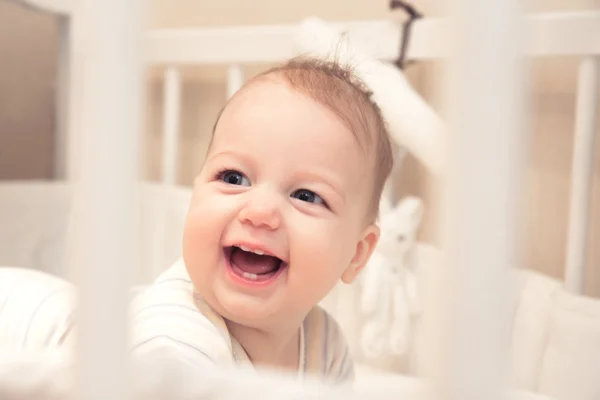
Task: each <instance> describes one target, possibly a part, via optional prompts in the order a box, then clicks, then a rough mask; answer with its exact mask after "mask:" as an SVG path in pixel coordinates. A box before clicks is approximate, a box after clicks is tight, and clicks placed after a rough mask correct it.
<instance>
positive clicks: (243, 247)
mask: <svg viewBox="0 0 600 400" xmlns="http://www.w3.org/2000/svg"><path fill="white" fill-rule="evenodd" d="M240 249H242V250H244V251H250V249H249V248H248V247H246V246H240Z"/></svg>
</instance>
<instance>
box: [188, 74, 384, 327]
mask: <svg viewBox="0 0 600 400" xmlns="http://www.w3.org/2000/svg"><path fill="white" fill-rule="evenodd" d="M367 161H368V160H367V157H366V155H365V154H364V153H363V152H362V150H361V148H360V147H359V146H358V144H357V142H356V140H355V138H354V137H353V135H352V133H351V132H350V131H349V129H348V128H347V127H346V126H345V125H344V124H343V122H342V121H341V120H339V119H338V117H337V116H336V115H335V114H333V113H332V112H331V111H329V110H328V109H327V108H325V107H323V106H321V105H320V104H318V103H316V102H315V101H313V100H312V99H310V98H309V97H307V96H306V95H304V94H302V93H300V92H296V91H294V90H293V89H292V88H290V87H289V86H288V85H287V84H285V83H283V82H279V81H277V80H275V79H265V80H262V81H257V82H255V83H253V84H251V85H250V86H249V87H247V88H245V89H244V90H243V91H242V92H240V93H238V95H237V96H236V97H235V98H234V99H233V100H232V102H231V103H230V104H229V105H228V106H227V108H226V109H225V110H224V112H223V114H222V116H221V119H220V121H219V123H218V126H217V129H216V132H215V137H214V140H213V143H212V146H211V149H210V150H209V153H208V155H207V160H206V163H205V165H204V167H203V169H202V171H201V173H200V175H199V176H198V178H197V179H196V183H195V188H194V195H193V199H192V202H191V205H190V209H189V214H188V217H187V222H186V228H185V232H184V244H183V246H184V247H183V252H184V259H185V264H186V266H187V269H188V271H189V273H190V276H191V278H192V280H193V282H194V285H195V286H196V289H197V290H198V292H199V293H200V294H201V295H202V296H203V298H204V299H205V300H206V301H207V303H208V304H209V305H210V306H212V307H213V308H214V309H216V311H217V312H219V313H221V314H222V315H223V316H224V317H225V318H227V319H229V320H231V321H233V322H236V323H239V324H242V325H246V326H254V327H257V328H258V327H265V326H266V325H274V324H277V323H286V321H288V322H289V323H298V322H299V321H300V320H301V319H302V318H303V317H304V315H305V314H306V313H307V312H308V311H309V310H310V309H311V308H312V307H313V306H315V305H316V304H317V303H318V302H319V301H320V300H321V299H322V298H323V297H324V296H325V295H326V294H327V293H328V292H329V291H330V290H331V289H332V288H333V287H334V286H335V285H336V283H337V282H338V281H339V279H340V277H341V278H342V279H343V280H344V281H346V282H350V281H352V280H353V279H354V277H355V276H356V274H357V273H358V271H359V270H360V268H361V267H362V266H363V265H364V263H365V262H366V259H367V258H368V256H369V255H370V252H371V251H372V247H373V246H374V244H375V242H376V240H377V237H378V231H377V228H376V227H375V226H374V225H369V224H367V223H366V222H365V221H366V218H365V215H366V213H367V207H368V203H369V199H370V195H371V194H370V190H371V189H370V187H371V186H370V177H371V170H370V167H368V165H370V163H368V162H367Z"/></svg>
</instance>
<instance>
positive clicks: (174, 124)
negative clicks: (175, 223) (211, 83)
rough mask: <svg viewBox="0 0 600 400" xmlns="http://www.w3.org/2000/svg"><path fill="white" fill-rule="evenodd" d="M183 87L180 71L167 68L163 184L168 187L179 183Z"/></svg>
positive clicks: (164, 108) (164, 107)
mask: <svg viewBox="0 0 600 400" xmlns="http://www.w3.org/2000/svg"><path fill="white" fill-rule="evenodd" d="M181 86H182V82H181V72H180V71H179V69H178V68H177V67H173V66H170V67H167V68H166V69H165V80H164V100H163V146H162V182H163V183H165V184H167V185H175V184H176V183H177V172H178V165H179V164H178V155H179V121H180V118H181V116H180V114H181Z"/></svg>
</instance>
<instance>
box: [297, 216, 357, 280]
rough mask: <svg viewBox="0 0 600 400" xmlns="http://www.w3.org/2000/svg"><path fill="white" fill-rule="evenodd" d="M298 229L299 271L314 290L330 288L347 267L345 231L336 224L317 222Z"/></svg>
mask: <svg viewBox="0 0 600 400" xmlns="http://www.w3.org/2000/svg"><path fill="white" fill-rule="evenodd" d="M305 228H307V229H302V230H301V231H297V232H296V233H297V238H296V239H297V242H296V246H294V247H295V248H294V253H295V254H296V255H297V257H298V258H297V259H296V263H297V264H298V265H301V268H302V270H301V271H297V272H298V273H299V274H301V275H302V277H301V279H302V281H303V282H304V284H306V285H313V286H312V287H313V288H314V289H315V290H318V291H323V290H328V289H329V288H330V286H331V285H334V284H335V282H337V280H338V279H339V276H340V275H341V273H342V272H343V269H345V268H344V267H345V265H344V264H345V261H346V258H348V257H346V253H347V251H345V248H346V247H347V246H346V245H345V240H344V238H343V237H342V235H343V233H342V232H341V230H340V229H337V227H336V225H335V224H327V223H315V224H314V225H313V226H312V227H310V229H308V227H305Z"/></svg>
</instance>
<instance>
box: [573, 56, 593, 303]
mask: <svg viewBox="0 0 600 400" xmlns="http://www.w3.org/2000/svg"><path fill="white" fill-rule="evenodd" d="M599 68H600V63H599V59H598V57H591V56H590V57H586V58H584V59H583V60H582V61H581V64H580V65H579V82H578V87H577V110H576V116H575V139H574V140H575V142H574V145H573V161H572V168H571V194H570V196H571V199H570V205H569V230H568V238H567V240H568V242H567V260H566V267H565V285H566V288H567V289H568V290H570V291H572V292H574V293H583V290H584V281H585V274H584V272H585V265H586V258H587V250H588V243H587V242H588V230H589V221H590V202H591V196H592V178H593V173H594V147H595V136H596V127H597V122H598V116H597V111H598V73H599Z"/></svg>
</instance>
